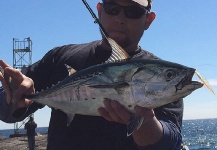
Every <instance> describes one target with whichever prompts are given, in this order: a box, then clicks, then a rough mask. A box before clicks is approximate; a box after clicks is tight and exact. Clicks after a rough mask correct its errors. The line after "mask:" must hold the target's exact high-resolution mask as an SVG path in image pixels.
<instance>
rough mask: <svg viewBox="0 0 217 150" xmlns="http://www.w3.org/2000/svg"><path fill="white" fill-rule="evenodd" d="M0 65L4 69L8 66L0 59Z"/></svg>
mask: <svg viewBox="0 0 217 150" xmlns="http://www.w3.org/2000/svg"><path fill="white" fill-rule="evenodd" d="M0 66H1V67H2V68H3V69H5V68H6V67H10V66H9V65H8V64H7V63H6V62H4V61H3V60H1V59H0Z"/></svg>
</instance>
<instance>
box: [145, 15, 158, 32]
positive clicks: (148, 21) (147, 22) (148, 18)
mask: <svg viewBox="0 0 217 150" xmlns="http://www.w3.org/2000/svg"><path fill="white" fill-rule="evenodd" d="M155 17H156V14H155V13H154V12H151V13H149V14H147V16H146V20H145V30H147V29H148V28H149V26H150V25H151V23H152V22H153V21H154V19H155Z"/></svg>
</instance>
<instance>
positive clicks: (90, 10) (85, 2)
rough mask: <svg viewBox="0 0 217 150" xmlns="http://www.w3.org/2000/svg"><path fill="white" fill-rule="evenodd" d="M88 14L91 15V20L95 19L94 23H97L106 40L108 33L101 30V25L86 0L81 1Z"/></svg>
mask: <svg viewBox="0 0 217 150" xmlns="http://www.w3.org/2000/svg"><path fill="white" fill-rule="evenodd" d="M82 2H83V3H84V5H85V6H86V8H87V9H88V11H89V12H90V14H91V15H92V17H93V19H95V21H94V23H97V24H98V25H99V28H100V30H101V31H102V33H103V35H104V36H105V38H106V39H108V37H109V36H108V33H107V32H106V31H105V29H104V28H103V26H102V24H101V23H100V21H99V19H98V18H97V16H96V14H95V13H94V12H93V10H92V9H91V8H90V6H89V4H88V3H87V1H86V0H82Z"/></svg>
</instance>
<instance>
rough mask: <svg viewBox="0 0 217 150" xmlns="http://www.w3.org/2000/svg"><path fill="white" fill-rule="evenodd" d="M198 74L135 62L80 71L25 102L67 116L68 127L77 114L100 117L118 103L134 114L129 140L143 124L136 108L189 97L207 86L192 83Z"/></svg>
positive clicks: (180, 67)
mask: <svg viewBox="0 0 217 150" xmlns="http://www.w3.org/2000/svg"><path fill="white" fill-rule="evenodd" d="M194 73H195V69H194V68H189V67H186V66H183V65H180V64H177V63H173V62H168V61H164V60H154V59H139V58H138V59H136V58H134V59H130V60H123V61H118V62H112V63H103V64H99V65H95V66H91V67H89V68H86V69H83V70H80V71H77V72H75V73H74V74H71V75H70V76H68V77H67V78H65V79H64V80H62V81H60V82H59V83H57V84H56V85H54V86H52V87H51V88H48V89H45V90H43V91H41V92H38V93H35V94H30V95H26V96H25V98H28V99H30V100H32V101H34V102H37V103H40V104H43V105H47V106H49V107H52V108H55V109H59V110H61V111H63V112H65V113H66V114H67V116H68V125H69V124H70V123H71V121H72V120H73V117H74V115H75V114H80V115H90V116H99V115H100V114H99V112H98V108H100V107H104V103H103V101H104V100H105V99H112V100H116V101H118V102H119V103H120V104H121V105H123V106H124V107H125V108H126V109H127V110H129V111H130V112H132V114H134V115H133V117H132V120H134V121H132V122H130V123H129V125H128V131H127V136H129V135H131V134H132V133H133V131H134V130H135V129H136V128H139V127H140V125H141V122H142V121H143V118H141V117H139V116H138V115H136V113H135V111H134V107H135V106H141V107H146V108H149V109H154V108H157V107H160V106H163V105H165V104H168V103H171V102H174V101H177V100H179V99H180V98H184V97H186V96H187V95H189V94H190V93H191V92H193V91H194V90H196V89H199V88H201V87H202V86H203V84H202V83H201V82H197V81H192V77H193V75H194ZM135 118H136V119H135Z"/></svg>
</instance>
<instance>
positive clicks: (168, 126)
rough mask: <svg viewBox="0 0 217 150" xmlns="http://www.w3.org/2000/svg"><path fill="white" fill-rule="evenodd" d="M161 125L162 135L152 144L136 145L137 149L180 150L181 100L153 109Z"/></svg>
mask: <svg viewBox="0 0 217 150" xmlns="http://www.w3.org/2000/svg"><path fill="white" fill-rule="evenodd" d="M154 111H155V115H156V117H157V118H158V120H159V121H160V123H161V125H162V127H163V136H162V138H161V140H160V141H158V142H157V143H155V144H153V145H148V146H144V147H138V149H139V150H180V147H181V143H182V135H181V131H182V117H183V100H182V99H181V100H178V101H176V102H173V103H170V104H167V105H165V106H162V107H159V108H156V109H154Z"/></svg>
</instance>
